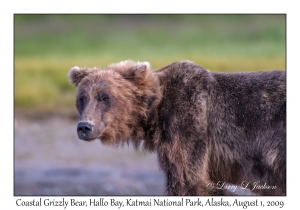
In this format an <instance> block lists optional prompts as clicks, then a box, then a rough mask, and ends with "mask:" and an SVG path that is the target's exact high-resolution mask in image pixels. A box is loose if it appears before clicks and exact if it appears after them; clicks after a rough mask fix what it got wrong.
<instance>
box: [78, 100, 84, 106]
mask: <svg viewBox="0 0 300 210" xmlns="http://www.w3.org/2000/svg"><path fill="white" fill-rule="evenodd" d="M78 101H79V104H80V106H83V105H84V98H79V100H78Z"/></svg>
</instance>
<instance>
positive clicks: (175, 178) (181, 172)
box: [157, 141, 223, 196]
mask: <svg viewBox="0 0 300 210" xmlns="http://www.w3.org/2000/svg"><path fill="white" fill-rule="evenodd" d="M197 144H199V141H198V143H197ZM199 147H200V148H206V147H205V144H204V143H201V145H193V146H192V148H193V149H194V150H196V151H193V150H191V149H188V148H187V147H186V144H180V142H173V143H172V144H167V143H163V144H161V145H160V146H159V147H158V148H157V152H158V160H159V163H160V167H161V168H162V170H163V171H164V173H165V176H166V194H167V195H173V196H176V195H178V196H193V195H208V196H209V195H223V192H222V191H219V190H218V191H217V190H216V189H212V188H210V187H209V186H208V184H209V183H211V182H210V180H209V173H208V159H207V156H208V154H207V149H199ZM197 148H198V149H197Z"/></svg>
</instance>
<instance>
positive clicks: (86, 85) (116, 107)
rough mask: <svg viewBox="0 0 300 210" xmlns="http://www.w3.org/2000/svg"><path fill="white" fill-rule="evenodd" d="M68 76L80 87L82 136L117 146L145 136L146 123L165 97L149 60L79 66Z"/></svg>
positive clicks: (79, 107)
mask: <svg viewBox="0 0 300 210" xmlns="http://www.w3.org/2000/svg"><path fill="white" fill-rule="evenodd" d="M68 76H69V80H70V82H71V83H72V84H73V85H74V86H75V87H76V88H77V97H76V108H77V110H78V112H79V114H80V119H79V122H78V125H77V134H78V137H79V138H80V139H82V140H86V141H91V140H94V139H100V140H101V141H102V142H103V143H104V144H113V145H119V144H120V143H124V142H127V143H128V142H129V140H130V139H131V140H135V139H136V141H138V139H140V140H142V139H143V135H144V131H143V128H142V125H143V124H145V123H146V121H147V115H148V114H149V113H150V112H151V109H153V107H154V106H156V105H157V104H158V103H159V101H160V99H161V91H160V87H159V80H158V78H157V76H156V75H155V74H154V73H153V72H152V70H151V69H150V64H149V63H148V62H137V63H135V62H133V61H122V62H120V63H117V64H112V65H109V66H108V67H107V68H106V69H100V68H93V69H88V68H79V67H77V66H75V67H73V68H71V69H70V71H69V74H68ZM135 144H139V143H137V142H136V143H135Z"/></svg>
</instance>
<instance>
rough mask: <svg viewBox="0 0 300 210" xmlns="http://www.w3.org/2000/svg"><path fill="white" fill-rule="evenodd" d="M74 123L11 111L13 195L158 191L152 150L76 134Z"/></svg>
mask: <svg viewBox="0 0 300 210" xmlns="http://www.w3.org/2000/svg"><path fill="white" fill-rule="evenodd" d="M76 125H77V122H76V120H71V119H66V118H63V117H57V116H53V117H51V116H49V117H46V118H43V119H30V118H27V117H24V116H19V115H16V116H15V134H14V169H15V170H14V195H39V196H42V195H64V196H66V195H163V192H164V190H163V189H164V176H163V174H162V172H161V171H160V170H159V167H158V164H157V160H156V155H155V154H154V153H145V152H142V151H136V150H134V149H133V148H132V147H130V146H129V147H128V146H125V147H123V148H111V147H107V146H103V145H101V143H100V141H97V140H96V141H93V142H85V141H82V140H79V139H78V138H77V135H76Z"/></svg>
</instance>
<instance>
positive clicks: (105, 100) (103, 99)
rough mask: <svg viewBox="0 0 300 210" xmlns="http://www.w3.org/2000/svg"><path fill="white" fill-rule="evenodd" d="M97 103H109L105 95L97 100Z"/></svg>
mask: <svg viewBox="0 0 300 210" xmlns="http://www.w3.org/2000/svg"><path fill="white" fill-rule="evenodd" d="M99 101H100V102H107V101H109V97H108V96H107V95H103V96H101V97H100V98H99Z"/></svg>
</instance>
